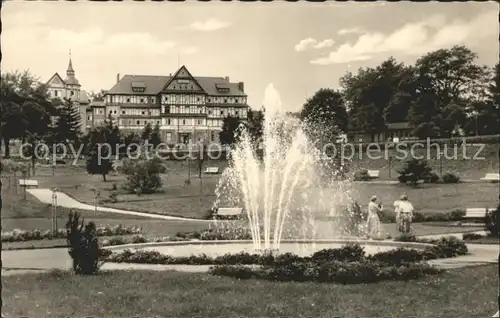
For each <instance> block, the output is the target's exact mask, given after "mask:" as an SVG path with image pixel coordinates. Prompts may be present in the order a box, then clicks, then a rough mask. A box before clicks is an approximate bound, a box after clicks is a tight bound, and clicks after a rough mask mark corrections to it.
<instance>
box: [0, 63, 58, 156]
mask: <svg viewBox="0 0 500 318" xmlns="http://www.w3.org/2000/svg"><path fill="white" fill-rule="evenodd" d="M1 87H2V89H1V90H0V137H1V138H0V139H2V140H3V142H4V146H5V155H6V157H8V156H9V155H10V153H9V147H8V145H9V142H10V140H11V139H14V138H20V139H26V138H28V137H30V138H32V139H33V138H34V139H35V140H36V141H37V142H38V141H39V140H40V139H41V138H44V137H46V134H47V133H48V130H49V124H50V116H51V115H55V114H57V111H56V109H55V107H53V105H52V104H51V102H50V101H49V94H48V91H47V86H46V85H44V84H41V83H40V82H39V81H38V79H37V78H36V77H35V76H34V75H32V74H31V73H30V72H29V71H24V72H17V71H16V72H13V73H2V74H1Z"/></svg>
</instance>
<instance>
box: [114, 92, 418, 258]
mask: <svg viewBox="0 0 500 318" xmlns="http://www.w3.org/2000/svg"><path fill="white" fill-rule="evenodd" d="M264 105H265V123H264V132H263V139H262V143H261V145H262V150H263V153H262V154H258V151H257V149H256V146H255V141H254V140H252V138H251V136H250V135H249V134H248V133H247V132H245V131H242V134H241V136H240V137H241V138H240V140H239V142H238V143H237V144H236V145H235V147H234V149H233V150H232V151H231V164H230V166H229V167H228V168H227V169H225V170H224V171H223V173H222V175H221V178H220V180H219V183H218V186H217V188H216V190H215V194H216V200H215V203H214V207H243V208H244V211H245V218H246V220H245V221H244V224H242V222H241V221H215V222H216V224H214V225H215V226H220V227H221V228H225V227H231V226H233V223H232V222H235V223H234V226H235V227H236V228H238V229H241V228H242V227H247V226H248V227H249V229H250V232H251V237H252V240H251V241H250V240H242V239H239V240H218V241H209V240H201V241H197V240H195V241H178V242H160V243H143V244H130V245H122V246H110V247H107V248H108V249H112V250H124V249H128V248H133V249H142V250H154V251H157V252H160V253H165V254H167V255H171V256H190V255H196V254H204V255H208V256H220V255H223V254H227V253H229V254H237V253H242V252H245V253H255V252H259V253H263V254H276V253H294V254H297V255H300V256H310V255H311V254H312V253H314V252H316V251H318V250H321V249H330V248H340V247H341V246H342V245H344V244H347V243H359V244H361V245H363V246H364V250H365V252H366V253H367V254H373V253H378V252H382V251H388V250H392V249H394V248H397V247H402V246H411V247H413V248H425V246H427V245H428V244H427V245H425V244H422V243H411V242H404V243H403V242H394V241H367V240H363V239H361V236H362V235H363V234H362V232H363V229H362V227H360V226H358V225H360V224H362V223H363V222H361V223H360V222H359V220H360V218H361V217H362V216H361V217H360V215H361V213H360V212H361V211H360V209H359V208H358V209H357V211H356V209H352V210H351V211H349V213H346V209H345V206H350V205H351V204H352V202H353V200H352V197H353V196H352V195H351V192H352V189H351V184H352V183H351V182H350V181H349V180H339V179H336V178H332V177H331V175H330V176H329V177H327V178H326V179H327V180H326V181H325V178H324V176H325V172H328V171H331V170H332V167H333V168H335V165H334V163H335V162H334V160H333V159H329V158H325V157H324V156H322V154H321V151H320V149H318V146H317V144H315V140H311V138H309V137H308V133H307V132H308V129H311V128H316V129H321V127H307V126H304V125H303V124H302V123H301V122H300V121H299V120H298V119H295V118H291V117H290V116H287V114H286V113H285V112H284V111H283V109H282V107H281V101H280V98H279V94H278V93H277V91H276V90H275V89H274V87H273V86H272V85H269V86H268V88H267V89H266V92H265V101H264ZM257 148H258V147H257ZM326 175H329V174H326ZM356 218H357V219H358V222H355V220H356ZM325 219H326V220H325ZM346 236H347V237H346ZM424 245H425V246H424Z"/></svg>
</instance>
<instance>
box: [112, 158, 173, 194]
mask: <svg viewBox="0 0 500 318" xmlns="http://www.w3.org/2000/svg"><path fill="white" fill-rule="evenodd" d="M120 171H121V172H123V173H124V174H125V175H126V176H127V181H126V182H125V184H124V189H125V190H126V191H127V192H128V193H136V194H138V195H139V194H150V193H154V192H156V191H157V190H158V189H160V188H161V186H162V180H161V176H160V174H161V173H165V171H166V169H165V166H164V164H163V163H162V162H161V160H160V159H159V158H158V157H154V158H153V159H151V160H146V159H141V160H129V159H124V160H123V166H122V168H121V169H120ZM138 190H140V192H138Z"/></svg>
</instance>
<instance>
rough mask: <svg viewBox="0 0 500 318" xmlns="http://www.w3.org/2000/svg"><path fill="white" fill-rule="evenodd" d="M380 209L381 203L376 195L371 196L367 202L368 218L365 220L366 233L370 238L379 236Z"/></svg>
mask: <svg viewBox="0 0 500 318" xmlns="http://www.w3.org/2000/svg"><path fill="white" fill-rule="evenodd" d="M382 210H383V206H382V203H380V202H378V199H377V196H375V195H374V196H372V197H371V199H370V203H368V218H367V220H366V227H367V234H368V237H369V238H370V239H373V238H374V237H375V238H377V237H379V236H380V218H379V216H378V213H379V212H381V211H382Z"/></svg>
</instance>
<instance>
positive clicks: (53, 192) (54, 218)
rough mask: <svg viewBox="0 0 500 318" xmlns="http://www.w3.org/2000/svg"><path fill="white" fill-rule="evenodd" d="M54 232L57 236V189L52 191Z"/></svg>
mask: <svg viewBox="0 0 500 318" xmlns="http://www.w3.org/2000/svg"><path fill="white" fill-rule="evenodd" d="M52 230H53V232H54V237H56V236H57V188H53V189H52Z"/></svg>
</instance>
